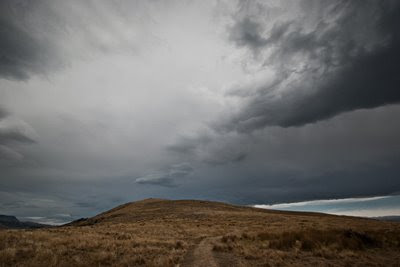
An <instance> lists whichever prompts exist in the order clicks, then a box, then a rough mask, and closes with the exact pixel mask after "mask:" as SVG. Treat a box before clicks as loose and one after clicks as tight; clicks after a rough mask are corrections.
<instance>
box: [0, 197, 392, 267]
mask: <svg viewBox="0 0 400 267" xmlns="http://www.w3.org/2000/svg"><path fill="white" fill-rule="evenodd" d="M399 251H400V224H399V223H395V222H384V221H378V220H372V219H362V218H355V217H345V216H333V215H326V214H319V213H302V212H286V211H285V212H283V211H271V210H263V209H257V208H250V207H243V206H234V205H229V204H224V203H218V202H209V201H195V200H174V201H172V200H161V199H147V200H142V201H138V202H132V203H127V204H124V205H121V206H119V207H116V208H114V209H112V210H109V211H107V212H104V213H101V214H99V215H97V216H95V217H92V218H88V219H82V220H78V221H75V222H73V223H70V224H68V225H66V226H62V227H55V228H48V229H35V230H0V266H3V265H4V266H9V265H26V266H44V265H46V266H100V265H114V266H115V265H118V266H138V265H139V266H140V265H142V266H286V265H297V266H299V265H301V266H304V265H309V266H311V265H313V266H335V265H337V266H371V265H381V266H396V264H397V266H398V264H399V262H400V253H399Z"/></svg>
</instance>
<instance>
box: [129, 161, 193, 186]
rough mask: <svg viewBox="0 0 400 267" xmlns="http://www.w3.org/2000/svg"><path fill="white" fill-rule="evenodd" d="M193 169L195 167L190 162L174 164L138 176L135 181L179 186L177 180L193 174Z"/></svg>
mask: <svg viewBox="0 0 400 267" xmlns="http://www.w3.org/2000/svg"><path fill="white" fill-rule="evenodd" d="M193 171H194V169H193V167H192V166H191V165H190V164H189V163H187V162H183V163H179V164H173V165H171V166H169V167H167V168H164V169H161V170H159V171H156V172H152V173H150V174H147V175H145V176H142V177H138V178H136V179H135V182H136V183H138V184H151V185H160V186H166V187H174V186H177V183H176V182H177V181H176V180H179V179H181V178H185V177H186V176H189V175H191V174H192V173H193Z"/></svg>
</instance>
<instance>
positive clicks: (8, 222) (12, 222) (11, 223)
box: [0, 215, 50, 229]
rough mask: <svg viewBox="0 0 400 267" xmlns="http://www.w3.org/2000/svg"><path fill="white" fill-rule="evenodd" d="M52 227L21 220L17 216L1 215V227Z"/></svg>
mask: <svg viewBox="0 0 400 267" xmlns="http://www.w3.org/2000/svg"><path fill="white" fill-rule="evenodd" d="M43 227H50V226H49V225H46V224H40V223H34V222H21V221H20V220H18V219H17V218H16V217H15V216H10V215H0V229H1V228H3V229H4V228H6V229H33V228H43Z"/></svg>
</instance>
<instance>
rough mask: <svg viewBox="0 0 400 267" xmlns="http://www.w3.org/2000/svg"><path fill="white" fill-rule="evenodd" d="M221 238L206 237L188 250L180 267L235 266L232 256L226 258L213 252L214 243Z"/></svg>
mask: <svg viewBox="0 0 400 267" xmlns="http://www.w3.org/2000/svg"><path fill="white" fill-rule="evenodd" d="M219 238H221V237H206V238H204V239H202V240H201V241H200V243H199V244H197V245H196V246H195V247H193V248H192V249H190V250H189V251H188V252H187V254H186V256H185V258H184V259H183V262H182V264H181V266H183V267H189V266H196V267H218V266H236V264H235V260H234V257H233V255H230V256H228V257H227V255H223V254H225V253H216V252H214V251H213V246H214V243H215V242H216V241H217V240H218V239H219Z"/></svg>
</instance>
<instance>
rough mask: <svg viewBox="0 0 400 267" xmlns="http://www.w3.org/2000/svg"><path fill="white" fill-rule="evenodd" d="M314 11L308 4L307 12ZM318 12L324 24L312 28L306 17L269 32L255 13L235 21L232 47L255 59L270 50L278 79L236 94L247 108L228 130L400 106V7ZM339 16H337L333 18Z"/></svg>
mask: <svg viewBox="0 0 400 267" xmlns="http://www.w3.org/2000/svg"><path fill="white" fill-rule="evenodd" d="M250 3H251V2H250ZM310 4H312V2H306V4H305V6H306V7H305V9H308V8H310ZM319 5H320V6H319V8H320V12H321V14H324V15H325V16H326V17H327V18H319V21H318V23H317V24H316V26H315V27H314V28H311V29H304V28H301V27H302V26H304V25H305V24H306V23H305V22H304V21H303V20H304V18H300V19H298V20H290V21H283V22H275V24H274V26H273V27H272V29H270V31H269V32H266V26H265V25H263V24H262V23H263V21H262V18H260V17H257V16H255V17H252V16H251V15H252V14H247V15H248V17H245V18H244V19H240V20H238V21H236V22H235V24H234V26H233V27H232V28H231V34H230V38H231V40H233V41H234V43H235V44H236V45H237V46H240V47H246V48H248V49H249V50H250V51H252V52H253V53H254V54H255V55H257V54H260V53H261V52H259V51H260V50H261V49H264V50H265V51H272V52H271V53H270V54H269V55H268V56H267V59H264V58H263V57H261V56H259V60H263V64H264V65H265V66H270V67H273V68H274V69H275V70H276V72H277V78H276V80H275V81H274V82H273V83H272V85H271V84H269V85H268V84H267V85H263V84H259V85H252V86H253V87H257V89H256V90H255V93H253V94H250V95H248V94H246V92H245V91H251V89H252V88H242V89H240V90H236V92H235V93H234V94H235V95H236V96H238V97H243V96H244V97H243V98H244V99H243V100H244V101H246V105H245V106H244V108H242V110H240V111H239V112H238V113H237V114H236V115H234V116H233V118H231V119H230V120H229V121H228V122H227V123H226V124H225V125H224V127H226V128H227V129H228V130H232V129H235V130H238V131H243V132H251V131H253V130H256V129H260V128H263V127H266V126H281V127H290V126H301V125H304V124H307V123H313V122H316V121H320V120H325V119H329V118H331V117H333V116H336V115H338V114H340V113H342V112H346V111H351V110H355V109H362V108H374V107H378V106H382V105H387V104H391V103H398V102H400V90H398V88H399V84H400V76H399V75H398V73H397V71H398V66H397V65H398V64H397V62H399V61H400V30H399V27H398V25H399V24H400V4H399V3H398V2H393V1H381V2H378V1H352V2H347V1H343V2H342V1H339V2H335V3H334V4H333V3H329V4H321V3H320V4H319ZM334 15H336V16H339V17H338V18H334V19H332V17H333V16H334ZM242 17H243V16H242ZM332 20H333V22H332ZM241 91H244V92H241Z"/></svg>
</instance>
